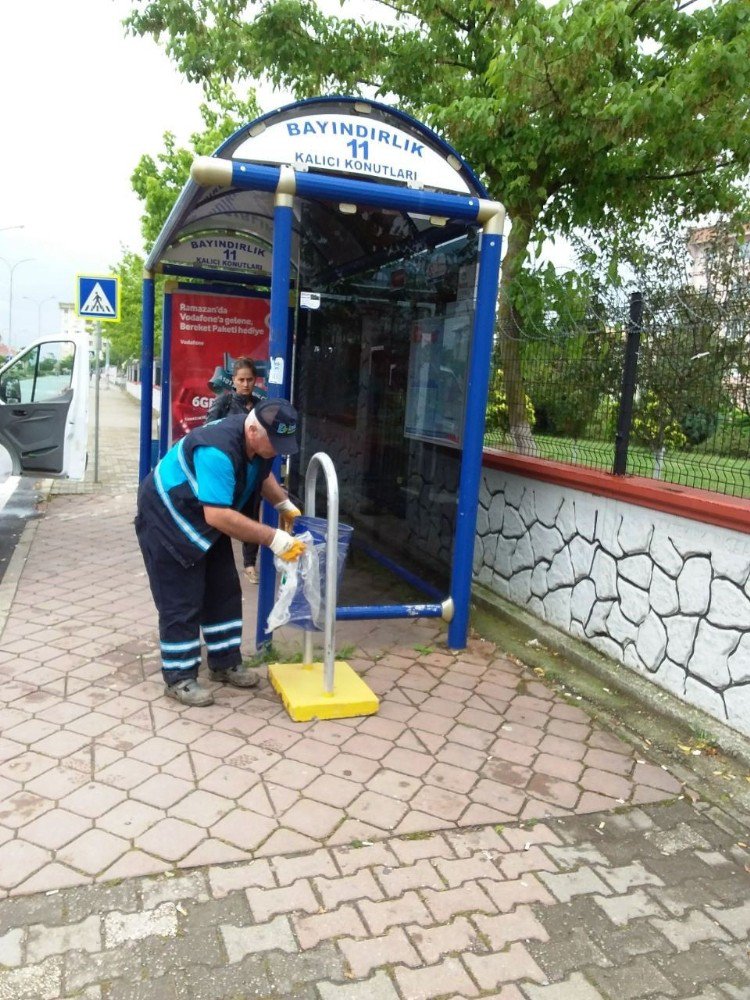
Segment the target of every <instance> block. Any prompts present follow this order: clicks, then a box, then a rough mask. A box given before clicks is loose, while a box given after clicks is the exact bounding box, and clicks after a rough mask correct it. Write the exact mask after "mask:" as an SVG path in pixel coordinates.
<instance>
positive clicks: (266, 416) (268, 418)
mask: <svg viewBox="0 0 750 1000" xmlns="http://www.w3.org/2000/svg"><path fill="white" fill-rule="evenodd" d="M253 413H254V414H255V416H256V417H257V418H258V423H259V424H260V426H261V427H262V428H263V430H264V431H265V432H266V434H267V435H268V440H269V441H270V442H271V444H272V445H273V447H274V450H275V451H276V452H277V453H278V454H279V455H295V454H296V453H297V452H298V451H299V445H298V444H297V437H296V435H297V411H296V410H295V408H294V407H293V406H292V404H291V403H290V402H289V401H288V400H286V399H262V400H260V402H259V403H256V404H255V407H254V408H253Z"/></svg>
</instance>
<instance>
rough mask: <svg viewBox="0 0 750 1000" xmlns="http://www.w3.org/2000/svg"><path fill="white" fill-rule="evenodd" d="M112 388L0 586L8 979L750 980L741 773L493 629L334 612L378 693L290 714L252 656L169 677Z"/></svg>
mask: <svg viewBox="0 0 750 1000" xmlns="http://www.w3.org/2000/svg"><path fill="white" fill-rule="evenodd" d="M101 402H102V429H103V430H102V435H103V448H102V456H101V461H100V470H101V479H102V483H101V484H99V485H98V486H97V487H96V490H95V491H93V488H92V487H88V492H86V489H87V488H86V487H85V485H84V487H78V486H76V485H74V484H55V487H54V489H53V496H52V498H51V500H50V502H49V505H48V509H47V512H46V515H45V517H44V518H43V519H42V520H40V521H36V522H34V523H33V524H32V525H30V526H29V528H28V529H27V536H25V538H24V543H23V545H22V546H21V547H19V553H18V559H14V564H13V565H12V566H11V567H10V569H9V571H8V574H7V576H6V580H5V581H4V582H3V584H2V586H1V587H0V629H2V624H3V616H4V617H5V627H4V629H2V631H1V632H0V677H1V678H2V680H3V683H2V686H1V688H0V896H5V900H4V901H0V1000H4V998H6V997H7V998H13V1000H16V998H25V997H29V998H31V997H34V998H36V997H50V998H56V997H61V996H83V997H91V998H94V997H96V998H105V1000H112V998H133V1000H136V998H139V997H146V996H148V997H154V998H159V997H165V998H175V997H191V998H193V997H195V998H199V1000H200V998H203V997H207V998H208V997H215V998H217V1000H219V998H222V1000H223V998H227V1000H229V998H239V997H278V998H281V997H299V998H307V997H310V998H313V997H315V998H321V1000H336V998H340V1000H360V998H361V1000H365V998H366V1000H370V998H372V1000H382V998H388V1000H391V998H401V1000H409V998H414V1000H416V998H419V997H423V998H425V1000H427V998H431V997H439V996H440V997H442V996H446V997H456V998H459V997H465V998H469V997H476V996H482V997H486V998H488V1000H489V998H493V1000H596V998H604V1000H610V998H614V997H617V998H618V1000H621V998H629V997H630V998H638V997H646V996H654V997H676V998H679V1000H688V998H690V1000H693V998H695V1000H697V998H699V997H704V998H706V1000H717V998H718V1000H721V998H724V997H742V998H750V961H749V960H748V952H747V940H748V931H749V930H750V874H748V865H750V855H749V854H748V850H747V842H748V830H747V826H746V819H744V818H742V815H741V812H740V810H739V808H738V807H735V805H734V804H733V802H732V800H731V799H727V798H726V795H725V792H726V788H727V787H730V786H727V785H726V784H724V785H723V786H722V787H721V788H719V789H716V790H715V793H714V794H711V795H709V796H708V798H709V799H710V800H712V801H715V802H720V803H721V805H722V807H721V808H717V807H716V806H709V805H708V802H707V801H705V800H702V799H703V798H704V797H703V791H697V790H696V788H697V785H696V782H694V781H693V778H692V775H691V773H690V770H689V769H687V768H686V767H684V766H680V765H673V764H672V763H671V762H667V761H665V759H664V758H662V757H659V756H655V754H654V752H653V751H652V750H651V749H650V748H649V747H648V745H647V744H646V743H644V742H642V741H641V742H639V741H637V740H636V739H634V738H633V737H632V736H630V735H628V734H627V733H620V734H614V733H613V732H610V731H609V730H608V729H606V728H604V727H603V726H602V725H601V724H598V723H596V722H594V721H592V719H591V718H590V717H589V715H588V714H587V713H586V712H585V711H584V710H583V708H582V705H581V704H580V703H579V702H577V701H576V699H575V698H574V697H573V696H571V695H569V694H566V693H565V692H560V691H556V690H552V689H550V688H549V687H548V686H546V685H545V684H543V683H542V681H541V679H540V678H539V677H538V676H537V675H536V674H535V673H534V672H533V671H532V670H530V669H529V668H528V667H526V666H524V665H523V664H522V663H520V662H519V661H517V660H515V659H513V658H511V657H508V656H506V655H503V653H502V652H501V651H500V650H498V649H496V648H495V647H494V646H493V645H492V644H491V643H488V642H484V641H482V640H481V639H479V638H475V639H473V640H472V642H471V644H470V648H469V649H468V650H467V651H466V652H464V653H461V654H454V653H450V652H448V651H447V650H446V649H445V647H444V644H443V642H442V638H441V636H442V633H441V629H440V626H439V625H438V624H436V623H435V622H434V621H430V622H414V621H402V622H382V623H379V622H375V623H373V622H368V623H356V622H352V623H346V624H345V625H342V626H340V627H339V628H338V629H337V645H338V647H339V649H340V650H344V651H345V653H346V656H347V658H348V659H349V662H350V663H352V665H353V666H354V667H355V668H356V669H357V670H358V671H359V672H360V673H361V674H362V675H363V676H364V677H365V679H366V680H367V682H368V684H370V686H371V687H372V688H374V689H375V690H376V691H377V692H378V694H379V695H380V696H381V699H382V705H381V710H380V712H379V713H378V715H377V716H374V717H371V718H369V719H352V720H342V721H339V722H314V723H307V724H297V723H293V722H291V721H290V720H289V719H288V717H287V715H286V713H285V711H284V710H283V708H282V707H281V705H280V703H279V700H278V697H277V696H276V694H275V693H274V692H273V691H272V689H271V688H270V686H269V684H268V682H267V680H266V679H265V677H264V679H263V681H262V684H261V687H260V689H259V690H258V692H257V694H255V693H253V694H248V693H247V692H245V693H243V692H242V691H238V690H231V689H230V690H225V689H219V690H218V691H217V703H216V705H215V706H213V707H211V708H209V709H186V708H184V707H183V706H180V705H178V704H177V703H175V702H171V701H169V702H168V701H167V700H166V699H165V698H164V697H163V694H162V685H161V679H160V675H159V668H158V644H157V636H156V617H155V612H154V609H153V606H152V603H151V598H150V595H149V592H148V585H147V581H146V578H145V573H144V570H143V566H142V563H141V559H140V554H139V552H138V549H137V546H136V543H135V539H134V535H133V530H132V517H133V512H134V488H133V487H134V482H135V473H134V468H135V462H136V456H137V414H138V407H137V404H136V403H135V401H133V400H131V399H130V398H129V397H127V396H125V394H124V393H122V392H121V391H120V390H115V389H112V390H109V391H107V392H103V393H102V401H101ZM105 429H106V430H105ZM79 489H81V492H80V493H79V492H78V490H79ZM69 491H72V495H71V492H69ZM346 586H347V588H348V594H347V597H348V598H349V599H351V600H352V601H357V600H358V594H359V593H362V592H366V593H367V595H368V600H369V601H370V602H371V601H373V600H375V601H377V600H385V599H386V597H385V595H386V593H387V590H388V588H389V587H390V586H391V583H390V582H389V581H388V580H387V578H385V577H383V576H381V575H379V574H378V573H373V571H372V568H371V567H370V566H369V565H368V566H367V567H366V569H363V568H362V567H361V566H359V567H358V566H357V564H356V560H355V561H354V566H353V569H352V571H351V572H350V573H349V576H348V577H347V583H346ZM245 597H246V602H245V603H246V619H247V621H246V625H247V628H246V639H247V641H248V648H247V650H246V651H247V652H248V653H250V652H251V649H250V646H249V642H250V639H251V636H252V635H253V633H254V620H255V607H254V601H255V588H253V587H251V586H250V585H246V593H245ZM4 608H5V609H7V611H6V612H4V611H3V609H4ZM279 644H280V645H281V647H282V650H284V652H285V655H292V654H293V653H294V652H295V651H296V650H297V649H299V648H300V645H301V640H300V634H299V633H294V632H289V631H286V630H282V632H281V633H280V635H279ZM261 669H263V668H261ZM686 760H687V761H688V762H689V760H690V758H689V757H688V758H686ZM727 766H728V765H726V764H725V762H721V766H720V767H719V766H718V762H717V768H718V770H720V771H721V777H717V778H716V781H717V783H718V782H722V781H724V779H725V778H726V771H727ZM736 780H738V781H742V780H743V776H742V775H737V776H736ZM694 799H698V800H699V801H697V802H696V803H695V804H693V801H692V800H694ZM701 800H702V801H701ZM177 970H181V971H179V972H177Z"/></svg>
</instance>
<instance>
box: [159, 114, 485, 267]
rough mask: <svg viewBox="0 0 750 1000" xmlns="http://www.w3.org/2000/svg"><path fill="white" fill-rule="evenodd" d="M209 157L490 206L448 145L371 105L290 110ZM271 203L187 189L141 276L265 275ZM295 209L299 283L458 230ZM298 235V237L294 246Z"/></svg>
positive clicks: (423, 221)
mask: <svg viewBox="0 0 750 1000" xmlns="http://www.w3.org/2000/svg"><path fill="white" fill-rule="evenodd" d="M213 157H214V158H218V159H223V160H230V161H240V162H242V161H245V162H250V163H253V164H265V165H272V166H281V165H287V166H291V167H292V168H293V169H294V170H295V171H303V172H310V173H324V174H329V175H335V176H338V177H347V176H350V177H352V179H357V180H368V181H372V182H375V183H387V184H389V185H392V186H394V185H395V186H400V187H407V188H412V189H417V190H422V191H425V192H430V191H434V192H439V193H444V194H454V195H465V196H468V197H473V198H477V199H486V198H487V197H488V196H487V192H486V190H485V188H484V186H483V185H482V183H481V182H480V180H479V178H478V177H477V176H476V174H475V173H474V172H473V170H472V169H471V168H470V167H469V165H468V164H467V163H466V162H465V161H464V160H463V159H462V157H461V156H460V155H459V154H458V153H457V152H456V150H455V149H453V148H452V147H451V146H450V145H448V143H446V142H444V141H443V140H442V139H441V138H440V137H439V136H437V135H436V134H435V133H434V132H432V131H431V130H430V129H428V128H427V127H426V126H424V125H422V124H421V123H420V122H417V121H416V120H414V119H413V118H411V117H410V116H408V115H406V114H404V113H402V112H400V111H397V110H396V109H394V108H390V107H387V106H386V105H383V104H379V103H377V102H374V101H363V100H360V99H355V98H350V97H323V98H315V99H313V100H310V101H302V102H297V103H294V104H290V105H287V106H286V107H283V108H281V109H279V110H277V111H273V112H270V113H269V114H266V115H263V116H261V117H260V118H258V119H256V120H255V121H253V122H250V123H249V124H248V125H245V126H243V127H242V128H241V129H239V130H238V131H237V132H235V133H234V135H232V136H231V137H230V138H229V139H227V141H226V142H224V143H223V145H222V146H220V147H219V148H218V149H217V150H216V152H215V153H214V154H213ZM273 207H274V196H273V194H272V193H270V192H267V191H258V190H247V189H240V188H237V187H228V188H227V187H208V188H206V187H201V186H200V185H198V184H197V183H195V182H194V181H193V180H190V181H188V183H187V184H186V185H185V187H184V188H183V190H182V193H181V194H180V196H179V198H178V200H177V202H176V203H175V206H174V208H173V210H172V212H171V213H170V215H169V218H168V219H167V222H166V223H165V225H164V228H163V229H162V231H161V233H160V234H159V237H158V238H157V241H156V243H155V245H154V248H153V250H152V251H151V254H150V255H149V258H148V260H147V262H146V268H147V270H149V271H152V272H155V271H158V270H162V269H164V270H167V271H170V272H172V273H180V271H183V270H184V271H185V272H187V270H191V271H192V272H195V270H196V269H198V270H200V271H203V272H205V273H206V274H207V275H208V276H211V277H221V276H222V275H230V274H231V275H234V276H235V280H236V277H237V276H240V275H242V276H244V277H245V278H246V280H248V281H253V280H259V279H260V280H262V279H263V278H264V277H267V276H269V275H270V271H271V248H272V245H273ZM301 218H302V216H301V213H300V212H299V211H298V210H296V211H295V219H294V224H293V234H292V265H293V268H295V269H297V270H298V271H300V272H301V274H302V275H303V276H304V278H305V279H306V280H311V279H312V280H315V279H319V278H325V279H330V278H331V277H332V276H335V275H337V274H347V273H349V274H350V273H356V272H357V271H358V270H360V269H361V268H363V267H365V266H372V265H373V264H379V263H387V262H388V261H389V260H392V259H397V258H399V257H400V256H402V255H403V253H404V248H405V247H408V248H409V250H410V251H411V252H413V251H414V250H415V249H419V248H420V247H425V248H427V247H430V246H435V245H437V244H439V243H444V242H446V241H447V240H449V239H451V238H452V237H454V236H458V235H461V234H463V233H464V232H465V230H466V224H465V223H460V222H459V223H456V222H451V221H447V220H445V219H435V218H434V217H426V216H424V215H418V214H414V213H410V212H403V211H401V212H399V211H397V210H393V209H368V210H364V211H363V210H361V209H356V210H355V209H354V206H347V205H341V204H340V203H338V202H335V201H325V200H311V201H309V202H308V203H307V208H306V213H305V223H304V233H302V226H301ZM301 236H304V239H301Z"/></svg>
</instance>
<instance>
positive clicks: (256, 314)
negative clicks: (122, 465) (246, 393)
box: [170, 292, 270, 442]
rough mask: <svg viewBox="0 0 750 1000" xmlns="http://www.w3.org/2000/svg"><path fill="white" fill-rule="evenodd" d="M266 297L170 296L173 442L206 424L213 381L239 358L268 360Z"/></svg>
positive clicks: (267, 304) (208, 294) (193, 293)
mask: <svg viewBox="0 0 750 1000" xmlns="http://www.w3.org/2000/svg"><path fill="white" fill-rule="evenodd" d="M269 314H270V303H269V302H268V300H267V299H250V298H242V297H240V296H234V295H214V294H211V293H206V292H200V293H195V292H175V293H173V294H172V350H171V359H170V360H171V379H170V381H171V400H170V402H171V407H172V441H173V442H174V441H178V440H179V439H180V438H181V437H184V435H185V434H187V432H188V431H190V430H192V429H193V428H194V427H198V426H200V425H201V424H203V423H204V422H205V420H206V414H207V413H208V408H209V406H210V405H211V401H212V400H213V398H214V395H215V393H214V391H213V390H212V389H211V388H210V387H209V380H210V379H212V378H213V375H214V373H215V371H216V369H217V368H227V369H229V370H230V371H231V367H232V363H233V361H234V360H236V359H237V358H240V357H243V356H244V357H249V358H252V359H253V360H254V361H267V360H268V322H269Z"/></svg>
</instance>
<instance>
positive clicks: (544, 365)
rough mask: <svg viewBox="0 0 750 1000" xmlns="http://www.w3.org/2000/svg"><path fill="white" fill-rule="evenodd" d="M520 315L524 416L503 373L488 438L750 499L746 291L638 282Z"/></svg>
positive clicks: (495, 388)
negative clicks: (578, 305) (652, 286)
mask: <svg viewBox="0 0 750 1000" xmlns="http://www.w3.org/2000/svg"><path fill="white" fill-rule="evenodd" d="M544 319H545V322H542V323H538V324H537V325H536V326H535V327H532V328H530V327H529V325H528V324H527V325H525V326H524V327H523V328H521V326H520V324H519V326H518V328H517V329H516V331H515V332H514V334H513V336H514V337H516V338H517V339H518V346H519V353H520V356H521V377H522V381H523V388H524V392H525V399H526V412H525V414H524V419H525V420H526V421H527V427H528V428H530V431H531V433H530V434H528V433H527V434H523V433H513V430H514V428H512V427H511V419H510V414H509V413H508V409H507V404H506V402H505V400H506V388H507V387H506V384H505V376H504V374H503V372H502V371H501V370H499V369H497V370H496V371H495V375H494V379H493V382H492V384H491V388H490V395H489V405H488V414H487V416H488V420H487V431H486V436H485V446H486V447H491V448H499V449H502V450H509V451H515V452H517V453H518V452H520V453H525V454H532V455H535V456H537V457H539V458H549V459H553V460H556V461H560V462H566V463H570V464H572V465H582V466H588V467H590V468H596V469H603V470H608V471H610V472H613V473H614V474H616V475H624V474H631V475H638V476H646V477H651V478H653V479H659V480H663V481H665V482H671V483H679V484H682V485H686V486H693V487H697V488H699V489H704V490H711V491H714V492H717V493H724V494H727V495H730V496H737V497H749V498H750V296H748V295H747V294H746V289H745V287H744V286H740V285H738V286H737V287H736V288H734V289H731V288H730V289H722V290H721V293H717V291H716V289H702V290H696V289H693V288H690V287H686V288H684V289H683V290H682V291H681V292H679V293H676V292H674V291H672V292H671V293H670V295H669V297H666V296H662V297H661V298H657V297H652V298H649V296H648V295H647V294H644V293H642V292H641V291H634V292H631V293H630V294H629V295H628V296H627V297H625V296H620V297H619V298H618V297H616V296H613V295H610V296H609V298H608V301H607V302H606V303H602V302H601V301H598V302H595V303H594V302H592V303H591V304H590V307H589V308H588V309H587V310H585V311H584V312H583V315H582V314H581V312H580V311H579V313H578V316H577V318H576V319H575V321H571V322H567V321H566V317H565V316H560V315H559V313H558V314H557V315H554V316H549V315H547V316H545V317H544Z"/></svg>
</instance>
